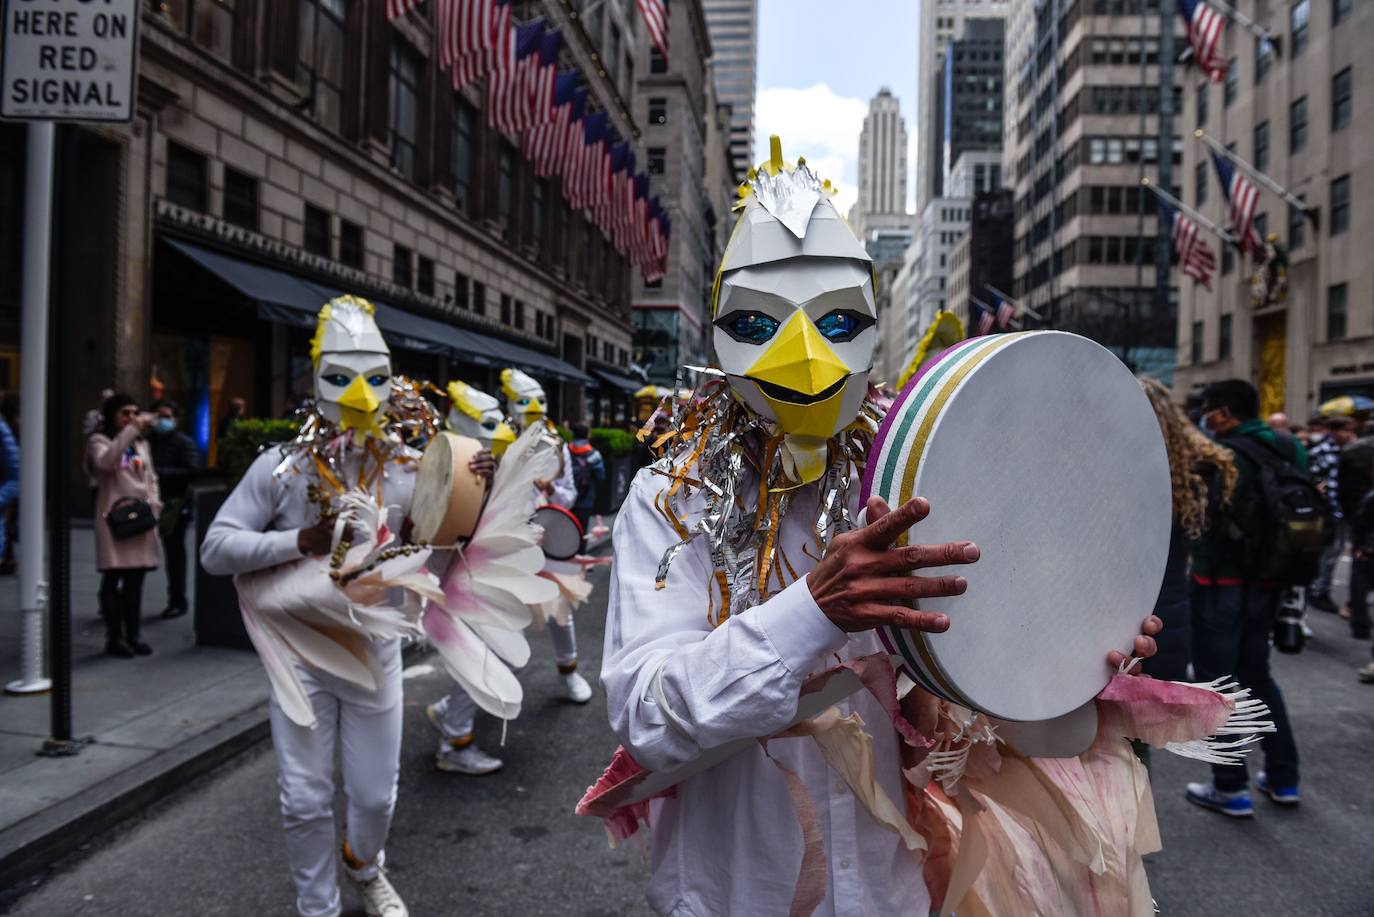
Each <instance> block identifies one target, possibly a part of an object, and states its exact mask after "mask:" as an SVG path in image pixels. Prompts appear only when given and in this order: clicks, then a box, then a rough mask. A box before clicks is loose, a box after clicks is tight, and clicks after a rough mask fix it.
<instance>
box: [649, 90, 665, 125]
mask: <svg viewBox="0 0 1374 917" xmlns="http://www.w3.org/2000/svg"><path fill="white" fill-rule="evenodd" d="M649 123H650V124H667V123H668V100H667V99H665V98H663V97H662V96H654V97H652V98H650V99H649Z"/></svg>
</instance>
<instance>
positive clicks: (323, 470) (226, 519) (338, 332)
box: [201, 296, 419, 917]
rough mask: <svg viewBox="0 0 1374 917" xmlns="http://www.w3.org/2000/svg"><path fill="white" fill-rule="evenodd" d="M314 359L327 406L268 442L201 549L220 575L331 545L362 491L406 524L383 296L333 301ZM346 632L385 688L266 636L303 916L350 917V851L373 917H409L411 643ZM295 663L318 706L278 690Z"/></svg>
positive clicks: (399, 528)
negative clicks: (407, 662) (378, 316)
mask: <svg viewBox="0 0 1374 917" xmlns="http://www.w3.org/2000/svg"><path fill="white" fill-rule="evenodd" d="M310 358H311V362H312V363H313V365H314V369H315V402H314V405H313V410H309V411H307V414H306V418H305V421H304V423H303V426H302V429H301V432H300V434H299V435H298V437H297V439H296V440H295V441H293V442H292V443H289V444H286V445H284V446H278V447H275V448H269V449H266V450H264V451H263V453H262V454H261V455H259V456H258V457H257V459H256V460H255V461H254V462H253V464H252V465H251V466H250V467H249V469H248V471H247V473H245V474H244V476H243V479H242V480H241V481H240V482H239V484H238V486H237V487H235V488H234V490H233V492H232V493H230V495H229V498H228V499H227V500H226V501H225V503H224V505H223V506H222V507H221V508H220V511H219V513H218V515H216V517H215V520H214V522H213V523H211V525H210V527H209V530H208V531H207V532H206V536H205V541H204V544H203V545H202V546H201V562H202V563H203V564H204V565H205V569H206V570H208V571H209V572H211V573H214V574H220V575H230V574H233V575H241V574H251V573H254V572H256V571H263V570H268V569H271V568H275V567H279V566H282V565H285V564H290V563H293V562H295V561H297V560H299V559H300V558H303V557H307V556H315V557H319V556H324V555H328V554H330V552H331V550H332V548H333V539H334V530H335V520H336V518H337V517H338V514H339V513H340V511H341V509H342V508H343V507H345V506H346V505H347V503H346V498H348V497H350V496H352V495H353V494H354V493H356V490H355V489H356V488H361V489H362V490H363V491H365V492H366V493H368V494H370V495H375V498H376V505H377V506H379V507H381V508H382V512H383V514H382V521H384V522H385V525H386V527H387V528H388V529H389V530H390V531H392V532H398V533H399V532H404V531H405V526H406V517H407V515H408V514H409V512H410V504H411V495H412V492H413V490H414V486H415V473H414V472H415V468H416V465H417V462H418V458H419V456H418V454H417V453H416V452H415V451H414V450H412V449H410V448H409V447H407V446H406V445H405V442H404V440H403V436H402V435H401V432H400V431H398V430H397V429H395V427H394V425H392V424H391V423H390V420H389V415H388V406H389V403H390V399H391V397H392V394H391V392H392V379H391V355H390V349H389V348H388V347H387V345H386V342H385V341H384V340H383V339H382V335H381V331H380V330H379V329H378V328H377V323H376V321H375V319H374V318H373V307H372V304H371V303H369V302H368V301H367V300H364V299H360V298H357V297H353V296H341V297H338V298H336V299H334V300H331V301H330V302H329V303H327V304H326V305H325V306H324V308H322V309H321V310H320V314H319V320H318V324H317V326H316V331H315V336H314V338H313V339H312V341H311V345H310ZM347 537H348V536H347V535H345V536H344V538H345V539H347ZM340 544H342V542H340ZM245 621H246V622H247V621H249V617H248V615H247V614H245ZM298 627H299V625H298ZM256 629H257V628H256V626H255V627H253V628H250V635H251V634H252V633H253V632H254V630H256ZM344 630H345V629H344V628H339V627H337V626H336V625H332V624H331V625H330V626H328V627H324V628H320V629H317V630H316V631H315V632H314V635H313V636H311V640H312V641H324V642H325V643H326V644H327V645H328V646H330V647H333V649H331V650H330V652H332V653H334V654H338V653H343V654H345V655H346V656H349V657H352V658H356V659H364V660H365V661H366V667H367V669H369V670H370V672H371V673H372V675H371V678H370V679H369V680H372V681H374V682H375V689H373V690H368V689H365V688H363V687H361V686H360V685H358V684H356V683H355V682H353V681H348V680H345V679H343V678H341V677H339V676H337V675H336V674H334V673H332V672H330V671H327V670H326V669H324V668H323V667H319V666H313V665H311V664H309V663H307V662H306V661H305V659H304V657H303V656H302V655H301V654H300V653H299V652H298V653H296V654H293V655H291V656H289V657H288V658H285V659H283V658H282V656H281V653H280V651H279V650H278V649H277V648H276V647H275V646H274V645H273V644H271V643H268V644H265V645H264V644H262V643H260V642H259V641H258V639H255V641H254V642H255V646H258V649H259V653H260V654H261V655H262V656H263V658H264V662H265V663H266V664H267V665H268V671H269V674H270V675H274V689H273V694H272V703H271V708H270V716H271V727H272V746H273V751H274V753H275V755H276V760H277V776H278V784H279V786H280V790H281V795H280V799H281V811H282V822H283V826H284V828H285V831H286V853H287V859H288V861H289V863H290V866H291V878H292V880H293V882H294V883H295V886H296V906H297V909H298V911H299V913H300V914H301V915H302V917H338V915H339V913H340V911H341V907H342V905H341V901H340V896H339V887H338V879H337V868H338V861H339V860H342V861H343V864H344V872H345V874H346V875H347V877H348V878H349V880H350V881H351V882H352V883H353V884H354V886H355V887H356V888H357V890H358V893H359V894H360V896H361V897H362V899H363V907H364V911H365V912H366V913H367V914H368V917H405V915H406V914H408V913H409V912H408V910H407V909H406V906H405V904H404V902H403V901H402V900H401V897H400V895H399V894H398V893H397V891H396V889H395V888H394V887H393V886H392V884H391V882H390V880H389V879H388V877H387V875H386V872H385V871H384V864H385V859H386V857H385V851H384V847H385V843H386V837H387V833H388V831H389V829H390V825H391V816H392V812H393V811H394V809H395V805H396V786H397V775H398V772H399V768H400V751H401V720H402V697H401V688H402V686H401V646H400V640H399V639H398V638H389V639H372V638H370V637H367V636H366V634H362V633H359V632H356V631H348V632H342V631H344ZM297 633H300V631H299V630H298V631H297ZM323 654H324V652H323V651H321V655H323ZM288 666H289V667H290V669H291V672H290V674H291V675H293V676H294V678H295V679H296V680H297V681H298V684H299V687H300V689H301V690H302V691H303V692H304V694H305V698H306V699H305V701H304V703H305V704H307V706H308V709H307V710H306V711H305V712H304V714H302V713H301V712H300V711H299V710H298V709H297V708H296V707H291V708H289V709H288V707H287V706H286V705H285V704H284V703H283V701H282V699H281V697H279V695H278V690H279V689H278V687H277V685H276V683H275V681H276V679H277V678H281V677H285V676H284V675H283V673H282V672H281V671H280V670H281V669H282V668H283V667H288ZM292 711H296V712H294V713H293V712H292ZM336 751H337V752H338V753H339V755H340V757H341V762H342V773H343V783H344V788H345V791H346V796H347V800H348V818H347V825H346V828H345V832H344V840H343V845H342V850H340V849H339V847H338V846H336V839H335V830H336V829H335V824H334V814H333V809H332V805H333V799H334V793H335V784H334V758H335V754H336Z"/></svg>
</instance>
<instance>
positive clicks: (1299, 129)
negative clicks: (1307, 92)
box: [1288, 96, 1307, 153]
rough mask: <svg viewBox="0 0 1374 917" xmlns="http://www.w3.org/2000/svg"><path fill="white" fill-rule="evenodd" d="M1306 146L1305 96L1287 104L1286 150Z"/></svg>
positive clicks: (1294, 150)
mask: <svg viewBox="0 0 1374 917" xmlns="http://www.w3.org/2000/svg"><path fill="white" fill-rule="evenodd" d="M1305 146H1307V96H1303V97H1302V98H1301V99H1298V100H1296V101H1295V102H1293V104H1291V105H1289V106H1288V152H1290V153H1296V152H1298V151H1299V150H1301V149H1302V148H1303V147H1305Z"/></svg>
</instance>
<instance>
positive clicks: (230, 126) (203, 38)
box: [0, 0, 685, 453]
mask: <svg viewBox="0 0 1374 917" xmlns="http://www.w3.org/2000/svg"><path fill="white" fill-rule="evenodd" d="M384 7H385V4H383V3H381V2H376V3H373V2H366V3H365V2H362V0H274V2H271V3H269V2H266V0H237V2H235V3H225V2H212V0H183V2H180V3H174V4H151V3H150V4H148V5H146V6H145V8H144V13H143V21H142V34H141V39H140V63H139V86H138V110H137V115H136V117H135V119H134V120H133V121H132V123H130V124H127V125H103V126H95V125H81V126H63V127H61V128H60V129H59V132H58V133H59V158H58V167H57V184H58V194H57V203H56V211H55V212H56V214H57V224H58V229H57V233H56V240H55V248H54V264H55V267H56V271H55V277H56V283H55V287H54V303H55V307H57V308H60V310H61V314H62V324H61V326H60V329H59V334H60V359H61V360H62V361H63V365H65V366H68V367H70V371H71V373H72V376H71V378H72V382H73V387H74V393H75V402H76V403H75V405H73V411H74V412H75V411H84V410H86V409H88V408H90V407H91V406H93V405H94V404H95V403H96V402H97V401H98V393H99V391H100V390H101V389H102V388H105V387H115V388H118V389H122V390H126V391H128V392H130V393H131V394H133V395H135V397H138V398H144V397H146V396H147V394H148V393H149V388H150V383H151V381H152V380H154V379H156V380H157V381H159V382H161V383H162V384H163V385H164V386H165V391H166V394H167V395H168V396H169V397H172V398H175V399H177V400H178V401H179V402H181V403H182V404H183V406H184V408H185V409H186V412H187V414H188V425H189V427H190V430H191V432H192V433H193V434H194V435H195V437H196V438H197V439H198V440H199V442H200V443H201V445H202V447H209V448H211V450H212V453H213V445H212V440H213V438H214V427H215V426H216V425H215V423H214V420H215V418H217V417H218V416H219V415H220V414H221V412H222V411H223V409H224V405H225V404H226V402H227V400H228V399H229V398H231V397H243V398H246V399H247V401H248V404H249V409H250V412H251V413H253V414H256V415H261V416H276V415H279V414H281V413H282V412H283V411H284V410H285V409H286V408H287V407H288V406H289V405H290V404H291V403H292V401H293V400H294V399H295V398H296V397H298V396H300V395H302V394H305V393H308V392H309V391H310V388H311V376H310V367H309V363H308V360H307V357H306V352H307V346H306V345H307V340H308V338H309V335H310V333H311V329H312V327H313V324H314V317H313V316H314V313H315V311H316V310H317V309H318V308H319V306H320V304H321V303H323V302H324V301H325V300H326V299H327V298H329V296H331V295H333V294H334V293H335V292H336V291H347V292H352V293H358V294H361V295H364V296H367V297H369V298H372V299H373V300H374V301H376V302H377V303H378V304H379V321H380V324H381V326H382V329H383V331H384V332H385V333H386V334H387V336H388V339H389V340H390V342H391V346H392V347H393V350H394V362H395V365H396V369H397V371H398V372H405V373H412V374H414V375H416V376H419V377H422V378H426V379H432V380H435V381H437V382H440V383H442V382H444V381H445V380H446V379H448V378H450V377H453V376H457V377H461V378H464V379H468V380H469V381H471V382H473V383H474V384H477V385H481V386H484V387H486V388H487V389H488V390H490V391H494V390H496V373H497V372H498V371H499V369H500V368H501V367H503V366H508V365H515V366H520V367H522V368H525V369H526V370H528V371H530V372H531V373H532V374H534V375H535V376H537V377H539V378H540V379H541V380H542V381H544V383H545V385H546V388H547V389H548V391H549V394H550V397H551V400H552V411H551V413H552V414H553V415H554V416H556V417H559V418H560V419H575V418H582V417H586V418H588V419H590V420H592V421H599V422H612V421H614V420H616V419H619V418H623V417H624V414H625V408H626V404H625V399H624V398H622V397H619V395H620V394H621V393H622V392H623V382H624V375H625V373H626V371H627V367H628V365H629V359H630V355H631V346H632V345H631V321H630V304H631V295H632V292H633V286H632V282H631V281H632V278H631V271H630V268H629V266H628V264H627V261H626V259H625V258H624V257H623V256H621V255H620V254H618V253H617V252H616V251H615V249H614V247H613V246H612V245H611V244H610V242H609V240H608V239H606V238H604V237H603V235H602V233H601V232H600V231H599V230H597V229H596V227H595V226H594V224H593V223H592V222H591V221H590V220H589V219H588V218H587V215H586V214H584V213H582V212H579V211H575V210H573V209H572V208H570V207H569V206H567V204H566V203H565V200H564V197H563V195H562V193H561V190H560V185H559V181H558V180H557V179H552V180H550V179H539V178H537V177H535V175H534V174H533V169H532V167H531V164H530V162H528V161H527V160H526V158H525V156H524V155H523V153H522V150H521V146H520V142H519V141H520V138H519V137H518V136H506V135H503V134H502V133H500V132H498V131H496V130H494V129H492V128H490V127H488V126H487V124H486V118H485V117H484V107H485V104H486V96H485V84H484V82H482V81H478V82H477V83H476V84H474V85H471V86H469V87H467V88H465V89H464V90H462V91H460V92H454V91H453V90H452V89H451V88H450V84H449V78H448V75H447V74H446V73H442V72H440V71H439V70H438V69H437V66H436V63H435V60H434V48H433V46H434V37H435V36H434V31H433V27H432V18H431V17H432V15H433V10H434V7H435V4H434V3H427V4H424V5H422V6H421V7H420V8H419V9H418V10H417V11H415V12H412V13H411V14H409V15H408V16H407V17H405V18H403V19H401V20H399V21H397V22H396V23H394V24H393V23H389V22H388V21H387V20H386V17H385V12H384ZM595 7H596V8H595V11H594V12H593V13H591V14H590V15H588V16H586V17H578V16H577V14H576V6H575V5H573V4H570V3H567V2H563V0H517V2H516V3H515V5H514V16H515V19H516V20H518V21H527V20H531V19H533V18H535V17H539V16H542V17H543V18H544V19H545V21H546V23H547V24H548V25H549V26H550V27H556V28H558V29H560V30H561V31H562V36H563V50H562V51H561V60H560V65H561V66H563V67H576V68H577V69H579V70H580V71H581V72H582V74H583V81H584V83H585V86H586V88H587V90H588V94H589V109H591V110H597V111H604V112H606V114H607V117H608V120H609V124H610V126H611V128H612V130H613V131H614V133H615V134H616V135H617V136H618V137H619V138H623V139H625V140H627V141H630V142H632V143H633V144H634V146H635V150H636V154H637V155H638V156H640V157H641V161H642V155H643V150H642V143H641V142H640V127H641V123H642V120H641V119H642V118H643V106H642V105H639V104H637V100H636V98H635V96H634V92H635V74H637V73H639V72H642V71H643V70H645V69H646V68H647V63H648V61H647V54H646V53H645V51H646V49H647V47H648V44H647V41H646V39H645V37H644V34H643V27H642V24H641V23H640V21H639V17H638V14H637V13H635V12H634V7H633V3H632V2H631V0H607V2H604V3H598V4H596V5H595ZM684 44H685V43H684ZM24 130H25V129H24V127H23V126H22V125H14V124H6V125H0V278H3V279H0V348H2V349H0V359H3V358H5V357H8V358H9V361H8V365H9V369H10V371H11V373H13V363H14V361H15V358H16V357H17V353H16V351H17V340H18V292H19V284H20V281H19V278H20V277H21V276H22V264H20V261H19V241H18V240H19V238H20V236H21V235H22V231H23V224H22V188H23V185H24V164H23V150H24ZM660 182H661V179H660V178H657V177H656V178H655V179H654V184H655V185H658V184H659V183H660ZM654 193H657V188H655V189H654ZM8 381H9V382H10V383H11V384H13V382H14V378H13V377H12V378H11V379H10V380H8Z"/></svg>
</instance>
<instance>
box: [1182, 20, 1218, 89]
mask: <svg viewBox="0 0 1374 917" xmlns="http://www.w3.org/2000/svg"><path fill="white" fill-rule="evenodd" d="M1178 14H1179V15H1180V16H1182V17H1183V22H1184V24H1185V25H1186V26H1187V28H1188V43H1189V44H1190V45H1192V47H1193V58H1194V59H1195V60H1196V61H1197V65H1198V67H1200V68H1201V69H1202V72H1203V73H1205V74H1207V75H1208V76H1209V77H1211V78H1212V80H1213V81H1214V82H1217V83H1220V82H1222V81H1224V80H1225V79H1226V61H1225V60H1224V59H1223V58H1222V56H1221V52H1220V51H1219V50H1218V49H1217V45H1218V44H1220V43H1221V34H1222V32H1224V31H1226V17H1224V16H1222V15H1221V14H1220V13H1218V12H1217V11H1216V10H1214V9H1213V8H1212V7H1211V6H1209V5H1208V4H1207V3H1206V2H1205V0H1178Z"/></svg>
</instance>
